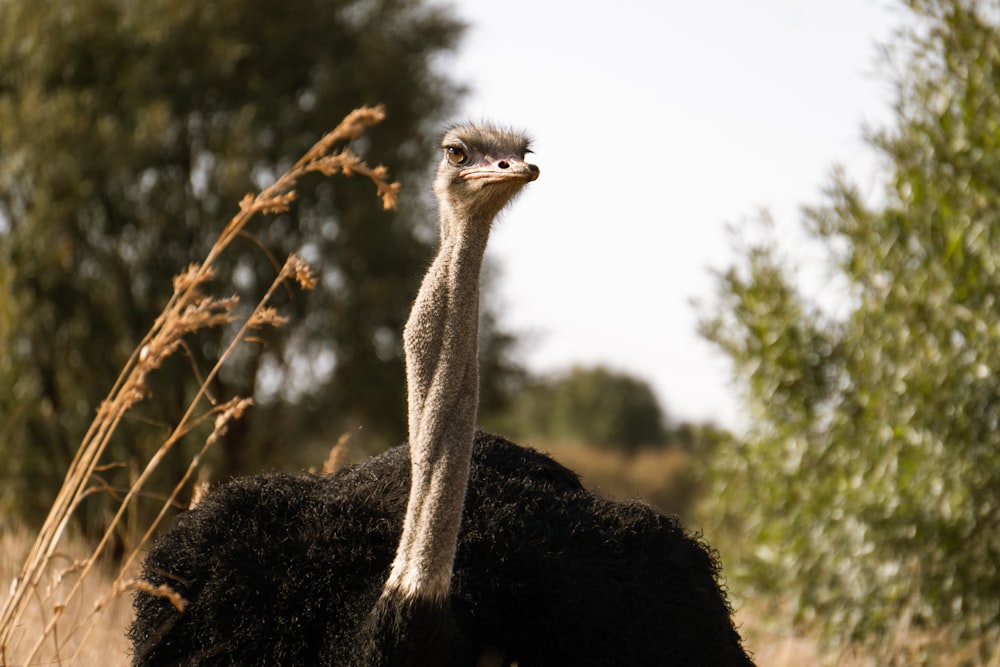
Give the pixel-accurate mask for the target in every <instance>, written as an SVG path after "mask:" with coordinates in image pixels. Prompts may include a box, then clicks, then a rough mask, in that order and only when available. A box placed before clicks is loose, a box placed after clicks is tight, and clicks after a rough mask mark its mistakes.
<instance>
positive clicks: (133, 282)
mask: <svg viewBox="0 0 1000 667" xmlns="http://www.w3.org/2000/svg"><path fill="white" fill-rule="evenodd" d="M0 15H2V16H3V20H2V21H0V154H2V155H3V158H2V160H0V289H2V295H0V450H2V451H3V452H4V456H3V457H0V489H2V491H0V493H2V494H3V495H2V496H0V500H2V501H4V502H0V507H3V509H4V510H7V509H10V506H11V505H16V506H17V508H18V509H19V510H23V511H26V512H33V511H37V510H40V509H43V508H44V507H46V506H47V504H48V502H49V500H50V499H51V497H52V495H53V493H54V491H53V490H54V489H55V488H58V484H59V483H60V482H61V477H62V474H63V471H64V470H65V468H66V464H67V463H68V461H69V459H70V458H71V457H72V455H73V452H74V450H75V448H76V445H77V443H78V442H79V441H80V438H81V437H82V435H83V433H84V431H85V430H86V426H87V424H88V423H89V422H90V421H91V419H92V417H93V415H94V410H95V409H96V402H97V401H98V400H99V399H100V397H102V396H104V395H105V393H106V392H107V391H108V389H109V387H110V386H111V384H112V382H113V381H114V378H115V376H116V374H117V372H118V369H120V368H121V366H122V364H123V362H124V361H125V359H126V358H127V355H128V354H129V353H130V352H131V350H132V349H133V348H134V346H135V344H136V343H137V341H138V340H139V339H140V337H141V336H142V334H143V333H145V331H146V330H147V329H148V328H149V326H150V324H151V323H152V321H153V319H154V318H155V316H156V315H157V313H158V312H159V311H160V308H161V307H162V305H163V304H164V303H165V301H166V299H167V297H168V296H169V294H170V290H171V276H173V275H174V274H176V273H177V272H179V271H181V270H182V269H183V268H184V267H185V266H186V265H187V264H189V263H190V262H192V261H197V260H198V259H200V258H201V257H203V256H204V254H205V251H206V249H207V248H208V247H209V246H210V245H211V243H212V241H213V240H214V238H215V236H216V235H217V234H218V231H219V230H220V228H221V226H222V224H223V223H224V222H225V221H226V220H228V219H229V217H230V216H231V214H232V213H233V212H234V211H235V210H236V207H237V203H238V202H239V201H240V199H241V198H242V197H243V195H244V194H245V193H246V192H249V191H252V190H255V189H259V187H261V186H264V185H267V184H268V183H269V182H270V181H271V180H272V179H273V178H274V177H275V175H276V174H278V173H280V172H281V171H282V170H283V169H284V168H285V167H287V166H289V165H290V164H291V163H292V162H293V161H294V160H295V159H296V158H297V157H298V156H299V155H301V154H302V153H303V152H304V150H305V149H306V148H308V147H309V146H310V145H312V143H313V142H314V141H315V140H316V139H318V138H319V137H320V136H321V135H322V134H323V133H324V132H325V131H327V130H329V129H331V128H332V126H333V125H334V124H335V123H336V122H337V121H338V120H339V119H340V118H341V117H343V115H344V114H345V113H346V112H347V111H349V110H350V109H352V108H354V107H355V106H358V105H359V104H363V103H367V104H378V103H383V104H385V106H386V108H387V110H388V119H387V120H386V122H385V123H383V124H382V125H380V126H379V127H378V128H377V130H376V131H373V132H372V133H371V134H370V136H368V137H366V138H365V139H364V140H363V141H364V145H363V146H361V147H360V148H361V149H362V150H364V151H365V152H366V153H367V154H368V155H369V156H370V157H371V159H372V161H374V162H382V163H385V164H387V165H389V167H390V169H391V171H392V173H393V177H394V178H396V179H398V180H400V181H402V182H403V184H404V200H403V204H402V206H401V209H400V212H399V213H388V212H381V211H380V210H379V206H378V203H377V201H376V199H375V197H374V193H373V192H372V190H371V185H370V184H368V183H364V182H361V181H360V180H358V179H353V180H351V179H333V180H329V181H321V180H319V179H315V180H313V181H310V182H309V183H304V184H302V186H301V187H300V190H299V193H300V197H299V199H298V201H297V202H296V204H295V205H294V206H293V208H292V210H291V211H290V212H289V213H288V214H286V215H282V216H280V217H278V218H276V219H272V220H268V221H266V223H264V224H262V225H261V226H260V227H258V228H255V229H254V230H253V236H247V238H245V239H244V241H243V242H242V245H241V247H239V248H234V250H237V252H235V253H234V254H233V255H231V258H230V260H229V266H228V270H229V274H228V275H222V276H220V279H219V282H220V283H222V284H223V285H227V284H228V285H229V287H228V288H226V287H223V289H229V290H231V291H233V292H236V293H239V294H240V295H244V296H248V297H250V298H252V296H253V295H254V294H256V293H259V292H260V291H261V290H262V289H263V288H264V287H266V286H267V285H269V284H270V282H271V280H272V279H273V277H274V275H275V273H276V271H277V268H278V266H276V265H275V263H276V262H280V261H282V259H283V258H284V256H285V255H286V254H287V253H288V252H290V251H296V252H298V253H300V254H301V255H303V256H304V257H305V258H306V259H307V260H308V261H310V263H311V264H312V265H313V266H314V268H315V269H316V271H317V273H318V276H319V288H318V289H316V290H314V291H313V292H311V293H309V294H308V295H307V296H301V295H294V296H292V295H288V296H287V298H286V303H284V304H283V306H282V307H283V309H284V310H285V314H287V315H290V316H291V318H292V321H293V322H294V325H293V326H292V327H290V328H289V329H288V330H286V331H282V332H280V333H279V334H277V335H272V334H262V336H261V338H260V340H259V341H258V345H257V347H256V348H254V349H252V350H249V351H245V352H243V353H242V354H241V356H240V357H239V358H238V359H236V360H235V363H233V364H231V365H230V367H229V368H228V370H227V371H226V372H225V373H224V374H223V375H222V376H221V377H220V378H219V379H218V380H217V381H216V382H215V383H214V385H213V386H212V387H211V391H212V392H213V394H214V395H216V396H220V397H227V396H231V395H234V394H240V395H252V396H254V397H255V398H256V401H257V407H256V408H255V409H254V410H253V411H251V412H250V413H248V415H247V416H246V417H245V418H244V419H243V420H241V421H240V422H239V423H238V424H234V425H233V428H231V429H230V432H229V435H228V436H227V438H226V441H225V442H224V443H223V447H222V450H221V453H222V454H223V456H222V458H221V460H220V461H217V462H216V463H217V465H218V466H219V467H220V468H221V469H220V470H218V471H217V472H218V473H219V474H225V473H227V472H234V471H239V470H256V469H259V468H261V467H262V466H272V465H293V466H301V465H304V464H305V462H307V461H310V460H311V461H313V462H315V460H317V459H316V452H315V450H308V449H304V445H305V444H306V443H308V442H310V441H317V442H318V443H321V444H326V445H329V444H330V443H332V442H333V441H335V440H336V438H337V436H338V435H339V433H340V432H342V431H344V430H352V431H357V429H359V428H361V429H363V430H361V431H360V433H361V435H362V439H364V440H365V441H366V442H367V444H368V445H370V446H385V445H386V444H395V443H397V442H400V441H401V440H402V438H403V437H405V404H404V390H403V389H404V378H403V366H402V361H401V356H402V353H401V344H400V342H399V334H400V330H401V328H402V325H403V323H404V321H405V317H406V314H407V311H408V310H409V305H410V303H411V301H412V298H413V294H414V292H415V290H416V288H417V286H418V283H419V277H420V275H421V274H422V272H423V270H424V268H425V266H426V262H427V261H428V260H429V257H430V253H431V252H432V250H433V247H432V243H433V241H432V240H433V239H434V237H435V235H434V234H433V230H431V229H429V225H428V224H427V221H428V220H431V219H432V217H433V216H432V215H431V214H430V211H429V210H428V205H427V202H426V198H425V197H424V191H425V190H426V189H427V188H426V183H427V177H428V173H429V170H428V164H429V163H430V162H431V161H432V160H433V156H434V155H435V153H436V146H435V142H436V141H437V134H438V132H439V129H440V125H441V122H442V121H443V119H444V117H445V116H446V115H447V114H449V113H450V112H451V111H452V110H453V108H454V101H455V99H456V96H457V95H459V94H460V93H461V90H460V89H459V88H458V87H457V86H456V85H455V84H453V83H451V82H450V81H449V80H447V79H446V78H445V77H443V76H442V75H441V74H440V73H439V72H438V71H437V70H436V69H435V67H434V66H433V65H434V62H435V59H436V58H438V57H439V56H440V55H441V54H443V53H446V52H448V51H449V50H451V49H452V48H453V47H454V46H455V44H456V42H457V40H458V38H459V36H460V35H461V33H462V29H463V27H462V25H461V24H459V23H457V22H456V21H455V20H454V19H452V18H451V17H450V16H449V15H448V14H447V13H446V12H445V11H444V10H443V9H441V8H439V7H436V6H434V5H432V4H430V3H429V2H423V1H421V0H290V1H289V2H269V1H264V0H222V1H220V2H196V1H194V0H149V1H144V2H127V1H125V0H67V1H65V2H37V3H36V2H17V1H16V0H0ZM237 245H239V244H237ZM491 333H492V334H493V335H496V336H498V341H496V342H494V343H491V344H490V345H484V348H485V349H487V350H491V351H493V353H494V354H496V355H497V356H498V359H499V360H500V361H497V360H491V361H492V362H494V363H493V366H495V367H501V368H502V367H504V363H508V361H509V360H507V361H505V358H504V357H503V355H504V354H505V353H506V351H507V350H508V349H509V347H510V345H509V344H508V343H507V339H506V338H505V337H504V336H505V335H506V334H504V333H503V332H502V331H499V330H498V329H497V328H496V327H494V328H492V329H491ZM217 346H218V337H217V335H216V337H213V336H212V335H209V334H206V335H202V336H200V337H198V338H196V339H194V340H193V341H191V342H190V343H189V346H188V349H187V350H186V356H187V357H188V358H187V359H185V360H180V361H177V362H175V363H174V365H173V366H168V367H165V368H163V369H162V370H161V371H160V373H159V376H158V380H157V384H155V385H154V386H153V387H152V392H153V397H152V399H153V400H151V401H147V402H145V407H144V408H143V409H144V410H145V412H142V413H141V414H138V415H136V416H135V422H138V421H142V422H147V423H153V424H165V423H169V421H168V415H170V414H172V413H173V412H174V411H175V410H176V409H177V408H178V407H179V406H183V405H185V404H186V398H187V397H189V396H190V394H191V392H192V390H193V388H194V387H196V386H197V384H198V382H197V375H198V373H197V372H196V371H197V369H198V368H201V367H203V363H204V360H205V359H206V358H211V357H212V356H213V355H214V354H217V352H218V350H217ZM483 381H484V383H485V384H486V385H487V386H488V387H490V386H491V384H490V383H491V382H492V378H491V376H490V375H489V374H486V375H485V376H484V378H483ZM133 426H136V424H135V423H132V424H124V425H122V427H120V430H122V431H123V432H124V437H123V438H122V441H123V442H122V443H121V444H120V445H118V446H119V450H118V451H117V454H116V456H117V458H118V460H121V461H123V462H126V463H127V462H128V460H129V451H132V448H138V447H149V446H155V442H154V443H151V442H150V440H149V436H148V435H143V434H141V433H140V430H139V429H138V428H132V427H133ZM126 443H127V444H126ZM319 460H321V459H319ZM125 485H126V486H127V484H125Z"/></svg>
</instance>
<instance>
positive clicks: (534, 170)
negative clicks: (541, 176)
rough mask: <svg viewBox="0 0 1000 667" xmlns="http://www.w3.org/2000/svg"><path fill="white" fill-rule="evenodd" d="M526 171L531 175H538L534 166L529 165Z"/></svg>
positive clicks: (536, 167)
mask: <svg viewBox="0 0 1000 667" xmlns="http://www.w3.org/2000/svg"><path fill="white" fill-rule="evenodd" d="M528 171H530V172H531V173H532V174H537V173H538V166H537V165H534V164H529V165H528Z"/></svg>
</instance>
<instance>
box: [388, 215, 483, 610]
mask: <svg viewBox="0 0 1000 667" xmlns="http://www.w3.org/2000/svg"><path fill="white" fill-rule="evenodd" d="M490 223H491V220H489V219H483V220H475V219H473V220H459V219H457V217H456V216H455V215H453V214H451V213H450V212H449V211H447V210H446V209H444V208H443V210H442V211H441V230H442V235H441V247H440V248H439V250H438V253H437V256H436V257H435V258H434V261H433V262H432V263H431V266H430V269H429V270H428V272H427V275H426V276H425V277H424V281H423V283H422V284H421V286H420V291H419V292H418V293H417V298H416V301H415V302H414V305H413V310H412V311H411V313H410V319H409V320H408V321H407V323H406V328H405V330H404V332H403V346H404V351H405V354H406V381H407V400H408V404H409V446H410V459H411V484H410V496H409V502H408V504H407V507H406V518H405V520H404V523H403V534H402V536H401V538H400V543H399V548H398V550H397V552H396V558H395V560H394V562H393V565H392V571H391V572H390V575H389V579H388V580H387V582H386V585H385V587H386V590H389V589H397V590H400V591H402V592H403V593H405V594H407V595H409V596H422V597H428V598H434V599H443V598H445V597H447V595H448V593H449V591H450V586H451V572H452V566H453V563H454V560H455V548H456V542H457V539H458V529H459V524H460V522H461V517H462V507H463V504H464V502H465V491H466V486H467V485H468V479H469V463H470V457H471V451H472V439H473V435H474V431H475V423H476V408H477V406H478V403H479V366H478V359H477V356H478V340H477V339H478V330H479V274H480V269H481V268H482V263H483V254H484V253H485V250H486V241H487V239H488V237H489V232H490Z"/></svg>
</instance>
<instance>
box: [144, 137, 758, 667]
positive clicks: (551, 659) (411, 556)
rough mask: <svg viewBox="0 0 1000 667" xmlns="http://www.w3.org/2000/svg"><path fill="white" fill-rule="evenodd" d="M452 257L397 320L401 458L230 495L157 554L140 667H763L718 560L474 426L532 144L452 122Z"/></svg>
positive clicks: (443, 226) (283, 478)
mask: <svg viewBox="0 0 1000 667" xmlns="http://www.w3.org/2000/svg"><path fill="white" fill-rule="evenodd" d="M441 145H442V159H441V162H440V165H439V167H438V170H437V175H436V177H435V181H434V193H435V195H436V197H437V200H438V203H439V219H440V236H441V238H440V246H439V249H438V252H437V255H436V257H435V258H434V260H433V262H432V263H431V265H430V268H429V270H428V272H427V274H426V276H425V278H424V280H423V283H422V284H421V287H420V290H419V292H418V294H417V297H416V300H415V303H414V306H413V310H412V312H411V315H410V318H409V320H408V321H407V324H406V327H405V330H404V336H403V339H404V352H405V357H406V376H407V399H408V404H409V415H408V428H409V442H408V446H402V447H397V448H395V449H392V450H389V451H388V452H386V453H385V454H382V455H379V456H376V457H373V458H371V459H368V460H367V461H366V462H364V463H361V464H358V465H356V466H352V467H348V468H345V469H343V470H341V471H339V472H337V473H335V474H332V475H288V474H283V473H270V474H264V475H259V476H252V477H245V478H238V479H235V480H233V481H231V482H228V483H226V484H223V485H221V486H219V487H217V488H215V489H214V490H213V491H212V492H210V493H209V494H208V495H207V496H206V497H205V498H204V499H203V500H202V501H201V502H200V503H199V504H198V505H197V506H196V507H195V508H194V509H192V510H190V511H188V512H185V513H183V514H181V515H180V516H179V517H177V519H176V520H175V521H174V523H173V525H172V526H171V527H170V529H169V530H168V531H166V532H165V533H164V535H162V536H161V537H160V538H159V539H158V540H157V542H156V543H155V544H154V546H153V548H152V549H151V551H150V553H149V554H148V555H147V558H146V560H145V562H144V565H143V575H142V576H143V579H144V580H146V581H147V582H148V583H149V584H151V585H153V586H158V585H160V584H167V585H169V586H170V587H171V588H173V589H174V590H175V591H176V592H177V593H179V594H180V595H181V596H182V597H183V598H184V599H185V600H186V601H187V605H186V607H185V609H184V610H183V611H178V610H176V609H175V608H174V607H173V606H172V605H171V603H170V602H169V601H168V600H166V599H165V598H163V597H158V596H154V595H150V594H148V593H144V592H138V593H136V597H135V601H134V607H135V612H136V618H135V621H134V623H133V625H132V626H131V628H130V629H129V636H130V639H131V641H132V644H133V661H134V664H136V665H349V666H357V667H361V666H366V667H367V666H382V665H384V666H390V665H392V666H403V665H407V666H409V665H436V666H445V667H452V666H454V667H472V666H479V667H501V666H502V665H513V664H516V665H519V666H520V667H532V666H537V665H544V666H547V667H552V666H559V665H573V666H577V667H578V666H581V665H612V664H614V665H636V666H638V665H643V666H648V665H685V666H693V665H712V666H722V667H728V666H737V665H738V666H750V665H752V664H753V663H752V662H751V660H750V658H749V657H748V656H747V653H746V652H745V651H744V649H743V648H742V644H741V640H740V637H739V634H738V633H737V631H736V630H735V628H734V626H733V621H732V610H731V608H730V606H729V603H728V601H727V599H726V595H725V592H724V590H723V588H722V587H721V586H720V583H719V567H718V563H717V560H716V558H715V555H714V552H713V551H711V550H710V549H709V548H708V547H707V545H705V544H704V543H703V542H702V541H701V540H700V539H698V538H696V537H694V536H691V535H688V534H686V533H685V532H684V530H683V529H682V528H681V526H680V525H679V523H678V522H677V521H676V520H675V519H673V518H670V517H666V516H663V515H661V514H659V513H658V512H656V511H655V510H654V509H652V508H651V507H649V506H647V505H645V504H642V503H640V502H637V501H630V502H615V501H611V500H608V499H604V498H601V497H599V496H597V495H595V494H593V493H591V492H589V491H587V490H585V489H584V488H583V487H582V485H581V484H580V481H579V478H578V477H577V475H576V474H574V473H573V472H572V471H570V470H569V469H567V468H565V467H563V466H562V465H560V464H558V463H556V462H555V461H553V460H552V459H550V458H549V457H547V456H545V455H543V454H541V453H539V452H536V451H534V450H532V449H529V448H525V447H521V446H518V445H515V444H513V443H511V442H509V441H507V440H505V439H504V438H502V437H500V436H497V435H490V434H486V433H481V432H477V431H476V430H475V420H476V409H477V403H478V363H477V329H478V310H479V274H480V268H481V264H482V260H483V253H484V251H485V248H486V242H487V239H488V237H489V233H490V227H491V225H492V223H493V220H494V219H495V218H496V216H497V215H498V214H499V213H500V211H501V210H502V209H503V208H504V207H505V206H506V205H507V204H508V203H509V202H510V201H511V200H512V199H513V198H514V197H515V196H516V195H517V194H518V193H519V192H520V191H521V190H522V188H523V187H524V186H525V185H526V184H527V183H529V182H531V181H534V180H535V179H536V178H538V175H539V170H538V168H537V167H536V166H535V165H533V164H530V163H528V162H526V161H525V155H526V154H527V153H528V152H529V150H528V140H527V139H526V138H525V137H524V136H523V135H521V134H519V133H516V132H513V131H510V130H506V129H501V128H498V127H494V126H489V125H460V126H456V127H453V128H451V129H450V130H449V131H448V132H447V133H446V134H445V135H444V138H443V141H442V144H441Z"/></svg>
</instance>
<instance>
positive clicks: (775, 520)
mask: <svg viewBox="0 0 1000 667" xmlns="http://www.w3.org/2000/svg"><path fill="white" fill-rule="evenodd" d="M906 6H907V7H908V8H909V10H910V16H911V20H910V23H909V29H908V30H906V31H901V32H900V33H899V34H898V37H897V38H896V40H895V43H894V44H893V47H894V48H893V49H892V50H891V51H889V52H888V53H890V54H891V55H892V56H893V57H894V60H893V62H894V63H895V64H897V65H898V68H897V69H896V70H895V72H896V74H895V76H894V81H895V84H896V91H897V98H896V99H897V101H896V107H895V108H896V119H895V127H892V128H890V129H887V130H884V131H881V132H878V133H874V134H873V135H872V136H871V144H872V145H873V146H874V147H875V148H876V149H877V150H878V151H879V152H880V153H881V155H882V157H883V158H884V164H886V165H887V166H888V168H889V173H888V178H887V179H886V187H885V191H884V193H883V196H882V197H881V198H880V202H879V204H878V205H877V206H872V205H869V204H866V203H865V202H864V201H862V197H861V196H860V195H859V193H858V192H857V190H856V188H854V187H853V186H852V185H851V184H850V183H849V182H848V180H847V178H846V177H845V176H844V175H843V174H842V173H841V174H838V175H837V176H836V177H835V179H834V182H833V184H832V186H831V187H830V188H829V190H828V193H827V199H828V202H827V203H826V204H825V205H824V206H820V207H816V208H813V209H808V210H807V211H806V214H805V221H806V225H807V228H808V230H809V232H810V233H811V234H812V235H813V236H814V238H815V239H817V240H818V241H819V242H821V243H822V244H823V245H824V246H825V247H826V248H827V249H828V251H829V256H830V258H831V264H832V266H833V268H834V270H835V271H836V273H837V274H838V275H839V276H841V277H842V278H843V280H844V282H845V284H846V285H848V286H849V289H848V292H847V294H846V295H845V301H846V303H847V304H848V305H847V307H846V310H847V312H846V313H845V314H843V315H838V316H836V317H835V316H831V315H829V314H827V313H825V312H824V311H823V310H822V309H821V308H820V307H819V306H818V305H816V304H815V303H814V302H812V301H811V300H810V299H809V298H808V297H807V296H805V295H804V294H803V293H801V292H800V291H798V290H797V289H796V288H795V287H794V285H795V278H796V276H795V273H794V271H793V270H792V269H790V268H789V264H790V263H789V261H788V260H787V258H784V257H783V256H782V253H781V250H780V248H778V246H777V245H776V243H775V242H774V241H772V240H769V239H765V240H764V241H759V240H758V241H755V242H747V243H745V244H744V245H743V246H742V248H741V255H742V258H741V260H740V262H739V263H738V265H737V266H734V267H733V268H731V269H730V270H728V271H726V272H725V273H723V274H721V275H720V279H719V292H720V299H719V302H718V303H717V304H716V307H715V310H714V312H713V313H712V314H710V315H707V316H706V317H705V318H704V319H703V323H702V329H703V333H704V334H705V335H706V336H707V337H708V338H709V339H710V340H712V341H714V342H715V343H717V344H718V345H719V346H720V347H721V349H722V350H724V351H725V352H726V353H727V354H728V356H729V357H730V358H731V360H732V362H733V364H734V367H735V369H736V371H737V375H738V377H739V378H740V379H741V381H742V383H743V388H744V394H745V396H746V399H747V405H748V407H749V410H750V414H751V416H752V418H753V426H752V429H751V431H750V435H749V437H748V438H747V440H746V442H745V443H743V445H742V446H740V447H733V448H729V449H720V450H719V457H720V458H719V459H718V461H717V463H718V464H719V468H720V471H719V475H720V478H721V479H722V481H723V483H724V488H726V489H729V492H728V495H725V494H724V495H723V502H722V503H721V508H722V509H725V510H727V511H726V512H723V513H721V514H720V516H721V518H723V519H725V518H732V516H734V515H738V516H740V517H741V521H742V523H743V530H744V534H751V535H753V536H754V540H753V544H752V548H751V549H748V550H747V551H748V553H746V554H745V557H744V561H743V564H744V565H746V566H747V567H748V570H747V572H748V574H749V575H750V576H751V580H752V581H754V582H756V583H757V584H759V585H760V586H762V587H763V588H765V589H767V590H768V591H770V592H774V593H785V594H787V593H789V592H793V593H794V592H798V594H799V599H798V603H799V610H800V612H802V613H803V615H814V616H815V617H816V618H818V619H822V620H823V622H824V623H825V625H826V627H827V628H828V629H829V630H830V631H831V632H844V633H846V634H847V635H849V636H850V637H851V638H853V639H856V640H863V641H867V642H871V643H873V644H875V645H877V646H878V647H879V648H880V649H882V650H883V651H885V652H886V655H888V652H889V650H890V648H891V645H892V644H893V643H894V641H895V640H897V639H899V638H900V637H903V638H906V636H905V634H904V633H916V634H920V633H921V632H924V633H926V635H925V636H937V637H938V638H939V639H941V638H942V636H941V635H939V634H938V631H939V630H940V629H941V628H945V629H946V630H947V632H946V634H945V635H944V636H943V642H944V643H951V644H952V645H959V642H965V641H968V642H972V646H973V647H974V648H975V647H976V646H978V647H979V648H980V650H984V651H985V650H987V649H988V650H992V648H993V647H995V645H996V637H997V633H998V631H1000V570H998V568H997V563H998V562H1000V302H998V295H1000V26H998V23H997V21H998V17H1000V14H998V9H1000V4H998V3H996V2H976V1H974V0H928V1H919V0H913V1H911V2H908V3H906ZM738 488H742V490H743V491H744V492H745V493H747V494H749V495H750V496H751V497H750V498H749V499H748V498H746V497H745V496H743V497H740V496H738V495H737V494H736V492H735V489H738ZM894 638H895V639H894ZM975 642H979V643H978V644H976V643H975ZM908 643H909V644H910V652H909V653H908V654H907V656H906V657H905V658H900V657H896V658H895V659H896V660H899V661H900V664H904V663H905V664H919V663H932V662H935V659H934V653H933V650H934V649H933V648H929V647H927V646H926V645H922V644H920V643H919V642H912V641H908ZM986 655H987V654H985V653H984V654H983V655H981V656H979V657H980V658H981V659H983V660H985V659H986ZM971 658H972V656H970V659H971ZM883 664H888V662H886V663H883Z"/></svg>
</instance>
